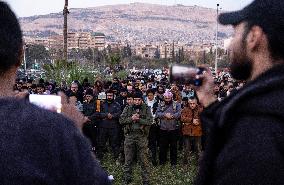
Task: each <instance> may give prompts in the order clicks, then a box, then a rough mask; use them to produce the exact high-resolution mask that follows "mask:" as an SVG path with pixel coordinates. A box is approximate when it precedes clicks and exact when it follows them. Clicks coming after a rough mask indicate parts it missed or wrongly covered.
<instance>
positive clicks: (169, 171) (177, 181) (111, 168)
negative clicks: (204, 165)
mask: <svg viewBox="0 0 284 185" xmlns="http://www.w3.org/2000/svg"><path fill="white" fill-rule="evenodd" d="M178 160H179V161H181V160H182V159H181V156H179V159H178ZM101 164H102V166H103V168H104V169H105V170H106V171H107V172H108V173H109V174H110V175H113V176H114V179H115V180H114V183H113V184H114V185H121V184H123V164H120V165H117V164H116V163H115V161H114V160H113V159H112V157H111V156H110V155H109V154H108V155H107V156H106V158H105V159H104V160H103V161H102V162H101ZM196 174H197V159H196V158H195V157H192V158H191V161H190V163H189V164H188V165H182V164H178V165H177V167H176V168H172V167H171V166H170V165H169V164H166V165H164V166H157V167H154V166H152V165H151V170H150V183H151V184H153V185H185V184H186V185H191V184H193V181H194V178H195V176H196ZM132 184H133V185H140V184H142V178H141V170H140V167H139V165H136V166H135V167H134V168H133V182H132Z"/></svg>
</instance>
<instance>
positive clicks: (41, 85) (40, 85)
mask: <svg viewBox="0 0 284 185" xmlns="http://www.w3.org/2000/svg"><path fill="white" fill-rule="evenodd" d="M37 87H39V88H45V86H44V84H38V85H37Z"/></svg>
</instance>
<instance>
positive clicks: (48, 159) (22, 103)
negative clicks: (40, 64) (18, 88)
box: [0, 1, 110, 185]
mask: <svg viewBox="0 0 284 185" xmlns="http://www.w3.org/2000/svg"><path fill="white" fill-rule="evenodd" d="M0 25H1V26H0V33H1V34H0V79H1V82H2V83H1V84H2V85H1V88H0V96H1V98H0V119H1V121H0V132H1V134H0V142H1V146H0V151H1V156H0V163H1V165H2V168H1V172H0V176H1V178H0V184H22V185H31V184H50V185H51V184H52V185H55V184H58V185H59V184H60V185H61V184H73V185H82V184H104V185H108V184H110V182H109V180H108V176H107V174H106V173H105V172H104V170H103V169H102V168H101V167H100V165H99V164H98V162H97V161H96V160H95V158H94V156H93V155H92V153H91V145H90V144H89V142H88V141H87V139H86V138H84V136H83V135H82V133H81V131H80V130H79V129H78V128H77V126H78V127H79V126H81V125H82V124H83V123H84V122H85V120H84V119H85V117H84V116H83V115H82V114H81V113H80V112H78V111H77V110H76V108H75V106H73V105H70V104H68V103H66V102H67V100H66V96H62V114H58V113H54V112H51V111H48V110H44V109H41V108H39V107H37V106H35V105H32V104H31V103H30V102H28V101H26V99H25V98H16V97H14V94H13V86H14V83H15V79H16V72H17V69H18V68H19V66H20V65H21V61H22V56H23V38H22V32H21V28H20V25H19V22H18V20H17V18H16V16H15V14H14V13H13V11H12V10H11V9H10V7H9V6H8V5H7V4H6V3H5V2H3V1H0Z"/></svg>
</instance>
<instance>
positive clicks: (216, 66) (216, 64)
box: [215, 4, 219, 75]
mask: <svg viewBox="0 0 284 185" xmlns="http://www.w3.org/2000/svg"><path fill="white" fill-rule="evenodd" d="M218 15H219V4H217V15H216V43H215V47H216V58H215V74H216V75H217V69H218Z"/></svg>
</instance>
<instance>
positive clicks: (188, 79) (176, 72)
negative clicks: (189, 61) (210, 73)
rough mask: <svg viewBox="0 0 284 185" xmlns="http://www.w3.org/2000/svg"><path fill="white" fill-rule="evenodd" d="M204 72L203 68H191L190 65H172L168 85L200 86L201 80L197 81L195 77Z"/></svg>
mask: <svg viewBox="0 0 284 185" xmlns="http://www.w3.org/2000/svg"><path fill="white" fill-rule="evenodd" d="M204 71H205V68H203V67H192V66H190V65H178V64H175V65H172V66H170V83H178V84H188V83H189V84H192V85H194V86H201V85H202V80H201V79H197V78H196V75H201V74H202V73H203V72H204Z"/></svg>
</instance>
